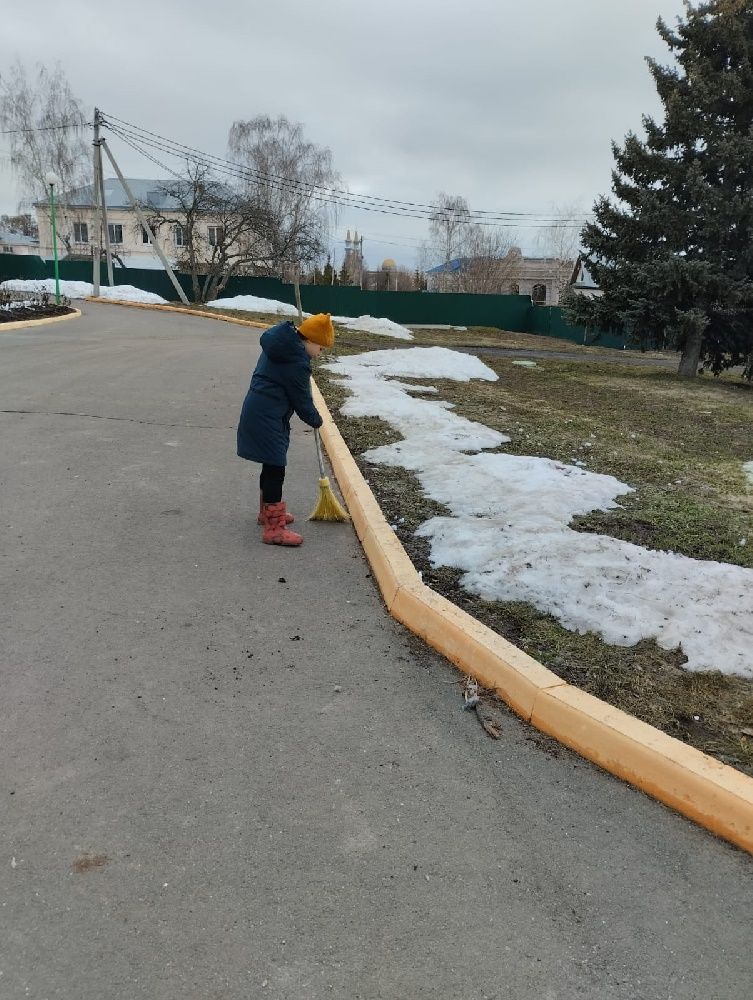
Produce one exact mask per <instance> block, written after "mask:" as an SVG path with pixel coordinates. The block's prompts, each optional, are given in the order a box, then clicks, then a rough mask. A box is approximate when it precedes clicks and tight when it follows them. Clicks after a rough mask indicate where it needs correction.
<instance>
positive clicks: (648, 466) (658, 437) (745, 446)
mask: <svg viewBox="0 0 753 1000" xmlns="http://www.w3.org/2000/svg"><path fill="white" fill-rule="evenodd" d="M470 332H471V331H468V333H469V334H470ZM487 335H488V336H491V335H492V334H484V336H487ZM494 335H496V336H499V335H500V332H499V331H495V334H494ZM509 336H511V337H513V338H519V337H521V336H525V335H519V334H512V335H509ZM458 337H459V333H458V331H453V330H441V331H428V330H421V331H417V336H416V342H415V343H416V344H417V345H420V346H428V345H430V344H431V345H433V344H442V346H455V345H458V346H460V345H459V342H458ZM474 339H475V335H474ZM533 339H534V340H535V341H536V345H535V346H536V349H541V346H542V345H541V343H540V341H541V340H545V338H533ZM475 342H476V343H477V344H478V345H479V346H486V345H484V344H482V343H481V342H480V340H475ZM546 342H547V343H548V344H551V343H554V344H555V345H556V347H555V348H554V349H556V350H561V349H562V342H560V341H555V342H551V341H546ZM405 346H408V345H407V344H403V343H399V342H397V341H390V340H386V339H384V338H377V337H369V336H368V335H366V334H353V333H352V332H351V331H345V332H344V333H343V335H342V336H341V337H339V338H338V343H337V346H336V348H335V353H343V354H350V353H354V352H357V351H362V350H375V349H384V348H388V347H405ZM466 346H467V345H466ZM505 346H511V345H510V343H509V341H506V342H505ZM525 346H532V345H525ZM571 346H572V347H575V345H571ZM577 350H579V351H581V352H586V351H588V349H583V348H581V349H576V351H577ZM584 360H585V359H584ZM484 362H485V363H486V364H489V365H490V367H492V368H493V369H494V370H495V371H496V372H497V373H498V375H499V377H500V378H499V381H498V382H496V383H487V382H471V383H462V384H461V383H454V382H449V381H446V382H442V381H439V382H437V380H434V379H433V380H432V384H434V385H437V386H438V388H439V390H440V397H441V398H443V399H447V400H449V401H451V402H452V403H454V404H455V406H456V409H457V412H458V413H460V414H462V415H463V416H465V417H468V418H469V419H473V420H478V421H480V422H481V423H484V424H486V425H488V426H490V427H494V428H496V429H498V430H500V431H502V432H504V433H506V434H509V435H510V437H511V438H512V441H511V442H510V444H509V445H506V446H505V450H507V451H509V452H510V453H512V454H521V455H540V456H544V457H547V458H552V459H557V460H560V461H563V462H572V461H574V460H578V461H582V462H585V463H586V464H587V467H588V468H589V469H591V470H592V471H594V472H600V473H608V474H610V475H614V476H616V477H617V478H619V479H621V480H622V481H623V482H626V483H629V484H630V485H631V486H633V487H635V489H636V493H634V494H631V495H630V496H629V497H625V498H623V499H622V500H621V504H622V508H623V509H622V510H618V511H613V512H609V513H592V514H589V515H587V516H584V517H580V518H577V519H576V521H575V523H574V527H577V528H578V529H579V530H581V531H595V532H599V533H604V534H609V535H612V536H614V537H617V538H622V539H625V540H627V541H632V542H636V543H637V544H640V545H644V546H647V547H649V548H657V549H670V550H673V551H676V552H680V553H683V554H685V555H688V556H691V557H693V558H697V559H717V560H720V561H724V562H730V563H734V564H736V565H739V566H747V567H753V489H751V487H750V484H748V483H747V481H746V479H745V476H744V474H743V472H742V463H743V462H746V461H750V460H751V459H753V392H752V391H751V387H750V386H749V385H747V384H745V383H742V382H741V381H739V380H737V381H736V380H734V379H733V378H731V377H728V378H727V379H724V380H721V381H720V380H713V379H711V378H709V377H708V376H704V377H701V378H699V379H698V380H697V381H695V382H692V383H688V382H685V381H682V380H680V379H679V378H678V377H677V376H676V375H675V374H674V373H673V372H672V371H669V370H666V369H661V368H653V367H646V368H639V367H634V366H632V367H628V366H624V367H623V366H621V365H615V364H609V365H603V364H598V363H596V362H589V363H587V364H586V363H579V362H576V361H575V358H574V359H573V362H568V361H559V360H556V361H555V360H552V361H548V360H542V361H539V362H538V366H537V367H536V368H520V367H518V366H515V365H513V364H512V363H511V360H510V359H499V360H491V361H490V360H489V359H488V358H487V357H484ZM317 382H318V383H319V385H320V388H321V389H322V392H323V393H324V395H325V398H326V399H327V402H328V404H329V405H330V408H331V409H332V412H333V414H334V415H335V417H336V419H337V422H338V426H339V427H340V429H341V431H342V433H343V436H344V437H345V440H346V442H347V443H348V446H349V447H350V449H351V451H352V452H353V454H354V455H355V456H356V459H357V461H358V462H359V464H360V466H361V468H362V471H363V472H364V474H365V476H366V478H367V479H368V480H369V482H370V485H371V487H372V489H373V490H374V492H375V494H376V496H377V498H378V500H379V502H380V503H381V505H382V508H383V510H384V512H385V515H386V516H387V518H388V520H389V521H390V523H392V524H393V525H395V526H396V531H397V534H398V535H399V537H400V539H401V541H402V542H403V544H404V545H405V547H406V549H407V550H408V552H409V554H410V555H411V557H412V559H413V561H414V563H415V565H416V566H417V567H418V568H419V569H421V570H422V572H423V575H424V580H425V581H426V582H427V583H428V584H429V585H430V586H431V587H433V588H434V589H436V590H437V591H439V592H440V593H442V594H444V595H445V596H447V597H448V598H450V599H451V600H453V601H454V602H455V603H456V604H458V605H460V606H461V607H463V608H465V609H466V610H468V611H469V612H470V613H471V614H473V615H474V616H475V617H476V618H478V619H480V620H481V621H484V622H485V623H486V624H487V625H489V626H490V627H492V628H493V629H495V630H496V631H497V632H499V633H500V634H501V635H503V636H505V638H507V639H509V640H510V641H512V642H513V643H515V644H516V645H517V646H519V647H520V648H522V649H524V650H525V651H526V652H528V653H529V654H530V655H532V656H534V657H535V658H536V659H538V660H540V661H541V662H542V663H544V664H545V665H546V666H548V667H549V668H550V669H551V670H553V671H554V672H555V673H557V674H558V675H559V676H561V677H563V679H565V680H567V681H569V682H570V683H572V684H575V685H577V686H578V687H581V688H583V689H584V690H587V691H589V692H591V693H592V694H594V695H596V696H597V697H599V698H602V699H603V700H605V701H607V702H609V703H611V704H613V705H616V706H617V707H619V708H621V709H623V710H625V711H627V712H630V713H631V714H632V715H635V716H637V717H638V718H640V719H643V720H644V721H646V722H648V723H650V724H651V725H654V726H657V727H658V728H659V729H662V730H664V731H665V732H667V733H669V734H670V735H672V736H675V737H677V738H679V739H681V740H684V741H685V742H687V743H690V744H692V745H693V746H696V747H698V748H699V749H701V750H703V751H705V752H706V753H709V754H712V755H714V756H716V757H717V758H718V759H719V760H722V761H724V762H725V763H729V764H732V765H733V766H735V767H737V768H739V769H740V770H743V771H745V772H747V773H749V774H753V683H752V682H750V681H746V680H743V679H741V678H734V677H728V676H725V675H723V674H721V673H719V672H716V671H710V672H705V673H690V672H688V671H686V670H684V669H683V663H684V659H685V658H684V656H683V654H682V652H681V650H674V651H667V650H663V649H661V648H659V647H658V646H657V645H656V643H655V642H653V641H644V642H641V643H639V644H638V645H636V646H634V647H631V648H627V649H626V648H623V647H615V646H610V645H608V644H606V643H605V642H603V641H602V640H601V639H600V638H599V637H598V636H596V635H594V634H587V635H578V634H576V633H573V632H570V631H568V630H567V629H564V628H563V627H562V626H561V625H559V624H558V622H557V621H556V620H555V619H554V618H553V617H552V616H550V615H547V614H543V613H541V612H540V611H537V610H536V609H535V608H533V607H532V606H531V605H528V604H523V603H513V602H505V603H502V602H487V601H482V600H480V599H479V598H476V597H473V596H472V595H469V594H467V593H466V592H465V591H463V590H462V588H461V587H460V586H459V583H458V579H459V576H460V574H459V573H458V572H457V571H455V570H453V569H447V568H437V569H434V568H432V567H431V565H430V563H429V559H428V545H427V543H426V542H425V541H424V540H422V539H417V538H416V537H415V534H414V533H415V530H416V528H417V527H418V526H419V525H420V524H421V523H423V521H425V520H426V519H427V518H429V517H431V516H433V515H434V514H437V513H440V512H442V508H441V507H439V506H438V505H437V504H436V503H434V502H432V501H430V500H427V499H426V497H424V495H423V493H422V491H421V489H420V487H419V484H418V482H417V480H416V479H415V477H413V476H412V475H411V474H410V473H408V472H406V471H405V470H402V469H388V468H384V467H380V466H370V465H367V464H366V463H364V461H363V459H362V458H361V455H362V454H363V452H364V451H365V450H366V449H367V448H370V447H373V446H374V445H376V444H384V443H387V442H389V441H393V440H395V439H396V434H395V432H394V431H393V430H392V429H391V428H390V427H388V426H387V425H386V424H384V423H382V422H381V421H379V420H353V419H345V418H343V417H342V416H341V415H339V413H338V410H339V407H340V406H341V405H342V401H343V399H344V397H345V394H346V393H345V390H344V389H343V387H342V386H341V385H339V384H338V383H337V382H336V381H335V380H333V379H332V378H331V377H330V376H329V375H328V373H326V372H325V371H323V370H321V369H320V370H319V371H318V373H317ZM742 539H746V540H747V544H745V545H741V544H740V542H741V540H742ZM678 599H680V600H681V599H682V595H679V597H678Z"/></svg>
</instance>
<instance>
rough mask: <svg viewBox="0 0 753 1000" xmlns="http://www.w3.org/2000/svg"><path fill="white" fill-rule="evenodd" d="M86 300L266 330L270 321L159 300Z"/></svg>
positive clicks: (92, 298)
mask: <svg viewBox="0 0 753 1000" xmlns="http://www.w3.org/2000/svg"><path fill="white" fill-rule="evenodd" d="M85 301H86V302H103V303H104V304H105V305H107V306H130V307H131V308H132V309H158V310H159V311H160V312H175V313H185V315H186V316H199V317H203V318H204V319H217V320H220V322H222V323H234V324H235V325H236V326H253V327H256V329H257V330H266V329H267V327H268V326H269V324H268V323H257V322H256V321H255V320H251V319H236V317H235V316H222V315H219V314H217V313H214V312H210V311H209V310H207V309H202V310H198V309H185V308H183V307H182V306H169V305H162V304H161V303H159V302H129V301H128V299H104V298H102V296H101V295H99V296H98V295H89V296H88V297H87V298H86V299H85Z"/></svg>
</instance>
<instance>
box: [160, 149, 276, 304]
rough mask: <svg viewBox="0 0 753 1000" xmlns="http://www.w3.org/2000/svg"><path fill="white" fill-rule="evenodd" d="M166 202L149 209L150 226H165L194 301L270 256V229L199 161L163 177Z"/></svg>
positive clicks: (246, 199)
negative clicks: (167, 178) (187, 276)
mask: <svg viewBox="0 0 753 1000" xmlns="http://www.w3.org/2000/svg"><path fill="white" fill-rule="evenodd" d="M158 190H159V192H160V193H161V194H162V195H164V196H165V200H166V204H165V205H163V206H161V207H160V208H155V207H151V208H150V209H149V210H150V215H151V217H150V225H152V226H153V227H154V228H155V230H156V231H159V230H162V229H163V228H164V227H170V228H171V231H172V235H173V241H174V244H175V256H176V261H177V264H178V267H179V268H180V269H181V270H184V271H186V272H187V273H188V274H190V276H191V290H192V295H193V299H194V301H195V302H208V301H210V300H211V299H214V298H216V297H217V295H219V294H220V292H222V291H223V290H224V288H225V287H226V285H227V283H228V281H229V280H230V278H232V277H233V275H236V274H244V273H251V272H258V271H259V270H264V269H265V267H268V266H269V264H270V261H271V259H272V253H273V252H274V251H273V250H271V249H270V248H271V246H272V242H273V236H274V234H273V233H272V227H271V225H270V221H269V218H268V216H267V215H266V213H265V212H264V211H263V209H261V208H260V207H259V205H258V204H256V203H255V202H254V201H253V200H252V199H250V198H249V197H248V195H247V194H246V193H245V191H243V190H240V189H238V188H237V187H233V186H231V185H229V184H227V183H225V182H221V181H219V180H217V179H216V178H215V177H214V175H213V173H212V171H211V169H210V168H209V167H208V166H207V165H205V164H203V163H195V162H189V163H187V164H186V169H185V173H184V175H183V176H176V178H175V179H174V180H171V181H164V182H162V184H161V185H160V187H159V189H158Z"/></svg>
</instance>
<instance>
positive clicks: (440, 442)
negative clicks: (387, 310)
mask: <svg viewBox="0 0 753 1000" xmlns="http://www.w3.org/2000/svg"><path fill="white" fill-rule="evenodd" d="M325 367H326V368H328V369H329V370H331V371H332V372H334V373H335V374H337V375H339V376H341V377H342V378H344V379H345V380H347V383H348V387H349V389H350V390H351V392H352V395H351V396H350V397H349V399H348V400H347V401H346V402H345V404H344V406H343V408H342V412H343V413H344V414H345V415H346V416H354V417H379V418H380V419H382V420H384V421H386V422H387V423H389V424H390V425H391V426H392V427H394V428H395V429H396V430H397V431H399V432H400V433H401V434H402V435H403V440H401V441H398V442H396V443H395V444H390V445H383V446H381V447H378V448H373V449H371V450H370V451H368V452H366V455H365V457H366V458H367V460H368V461H370V462H375V463H380V464H383V465H391V466H401V467H403V468H406V469H410V470H411V471H412V472H414V473H415V475H416V476H417V478H418V479H419V481H420V483H421V485H422V488H423V490H424V492H425V493H426V495H427V496H428V497H430V498H431V499H433V500H436V501H438V502H439V503H442V504H444V505H445V506H446V507H447V508H448V509H449V510H450V512H451V516H449V517H435V518H432V519H431V520H429V521H427V522H425V523H424V524H423V525H422V526H421V527H420V528H419V530H418V534H419V535H420V536H422V537H424V538H427V539H428V540H429V542H430V546H431V560H432V563H433V565H435V566H440V565H442V566H454V567H457V568H458V569H461V570H462V571H463V576H462V578H461V582H462V585H463V586H464V587H465V588H466V589H467V590H469V591H470V592H472V593H474V594H477V595H479V596H480V597H482V598H484V599H485V600H489V601H493V600H502V601H527V602H529V603H531V604H533V605H535V606H536V607H537V608H539V609H540V610H541V611H545V612H548V613H551V614H553V615H555V617H556V618H557V619H558V620H559V621H560V622H561V623H562V624H563V625H565V626H566V627H567V628H570V629H573V630H575V631H579V632H587V631H593V632H596V633H598V634H599V635H600V636H602V637H603V638H604V639H605V641H607V642H609V643H612V644H614V645H618V646H630V645H633V644H635V643H636V642H638V641H639V640H640V639H644V638H654V639H656V641H657V642H658V644H659V645H660V646H662V647H663V648H665V649H674V648H676V647H677V646H678V645H682V648H683V651H684V652H685V655H686V656H687V657H688V662H687V664H686V666H687V668H688V669H690V670H713V669H718V670H721V671H722V672H723V673H727V674H733V673H736V674H740V675H741V676H744V677H751V678H753V570H751V569H744V568H741V567H738V566H732V565H730V564H728V563H719V562H712V561H701V560H696V559H690V558H688V557H687V556H682V555H678V554H676V553H673V552H659V551H653V550H649V549H645V548H643V547H641V546H639V545H634V544H631V543H629V542H623V541H620V540H618V539H615V538H611V537H609V536H606V535H595V534H589V533H582V532H577V531H573V530H572V529H571V528H570V527H569V524H570V522H571V520H572V518H573V517H574V516H575V515H576V514H585V513H588V512H589V511H593V510H604V511H608V510H613V509H615V508H617V507H619V504H618V503H617V498H618V497H620V496H623V495H625V494H628V493H631V492H633V490H632V488H631V487H630V486H628V485H626V484H624V483H621V482H620V481H619V480H618V479H615V478H614V477H612V476H606V475H601V474H598V473H594V472H589V471H588V470H586V469H584V468H579V467H576V466H574V465H567V464H564V463H561V462H554V461H552V460H550V459H547V458H537V457H532V456H517V455H508V454H500V453H497V454H488V453H484V452H483V449H489V448H497V447H498V446H499V445H501V444H504V443H505V442H506V441H509V440H510V438H509V437H507V436H506V435H504V434H500V433H499V432H497V431H495V430H492V429H491V428H489V427H486V426H484V425H483V424H479V423H476V422H474V421H470V420H466V419H465V418H463V417H460V416H458V415H457V414H455V413H453V412H452V409H453V407H452V404H450V403H447V402H444V401H442V400H438V399H421V398H416V395H415V393H417V392H420V393H426V392H427V391H432V390H433V389H434V387H431V386H430V387H426V386H418V385H411V384H410V383H406V382H401V381H398V379H397V378H395V376H397V377H398V378H399V377H403V378H404V377H413V378H416V377H421V378H437V379H439V378H449V379H454V380H459V381H467V380H468V379H471V378H481V379H486V380H490V381H491V380H495V379H496V378H497V376H496V374H495V373H494V372H493V371H491V369H489V368H487V366H486V365H484V364H483V363H482V362H481V361H479V359H478V358H474V357H472V356H469V355H465V354H459V353H456V352H454V351H449V350H446V349H445V348H412V349H407V350H387V351H375V352H371V353H368V354H360V355H355V356H350V357H344V358H339V359H336V360H334V361H332V362H329V363H328V364H327V365H325ZM751 464H753V463H751Z"/></svg>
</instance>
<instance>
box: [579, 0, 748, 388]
mask: <svg viewBox="0 0 753 1000" xmlns="http://www.w3.org/2000/svg"><path fill="white" fill-rule="evenodd" d="M657 29H658V31H659V34H660V35H661V37H662V38H663V39H664V41H665V42H666V43H667V45H668V46H669V49H670V51H671V52H672V54H673V55H674V56H675V59H676V63H677V65H676V66H670V67H666V66H660V65H659V64H658V63H657V62H656V61H654V60H653V59H648V60H647V62H648V65H649V69H650V71H651V74H652V76H653V78H654V82H655V84H656V89H657V92H658V95H659V98H660V99H661V103H662V106H663V120H662V121H655V120H654V119H653V118H650V117H648V116H645V117H644V118H643V126H644V129H645V133H646V137H645V140H643V139H640V138H638V136H636V135H635V134H633V133H630V134H628V135H627V136H626V138H625V142H624V145H623V146H621V147H620V146H618V145H617V144H616V143H613V144H612V149H613V153H614V158H615V163H616V167H615V169H614V170H613V172H612V191H613V194H614V198H613V199H610V198H608V197H601V198H599V199H598V200H597V201H596V204H595V205H594V221H593V222H591V223H589V224H587V225H586V227H585V229H584V230H583V234H582V242H583V246H584V248H585V250H586V266H587V267H588V269H589V270H590V271H591V273H592V275H593V276H594V278H595V279H596V281H597V283H598V284H599V286H600V288H601V289H602V291H603V297H601V298H594V299H586V298H584V297H580V296H577V295H571V296H570V297H569V298H568V300H567V305H566V314H567V315H568V317H569V318H570V319H572V320H575V321H576V322H580V323H585V324H586V325H588V326H595V327H599V328H601V329H609V328H615V327H618V328H622V329H624V330H625V331H626V332H627V333H628V335H629V336H630V338H631V339H632V340H633V342H636V343H639V344H640V345H641V346H643V347H660V348H661V347H668V348H673V349H676V350H679V351H681V352H682V353H681V360H680V367H679V373H680V374H681V375H685V376H689V377H692V376H694V375H696V374H697V371H698V366H699V363H700V364H703V365H704V366H705V367H709V368H711V370H712V371H713V372H714V373H715V374H718V373H719V372H721V371H722V370H724V369H725V368H729V367H732V366H735V365H740V364H742V365H743V366H745V377H747V378H748V379H750V378H753V0H708V2H704V3H700V4H696V5H693V4H691V3H690V2H689V0H686V11H685V15H684V18H679V17H678V19H677V26H676V29H675V30H671V29H670V28H669V27H668V26H667V25H666V24H665V23H664V21H663V20H661V19H659V21H658V24H657Z"/></svg>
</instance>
